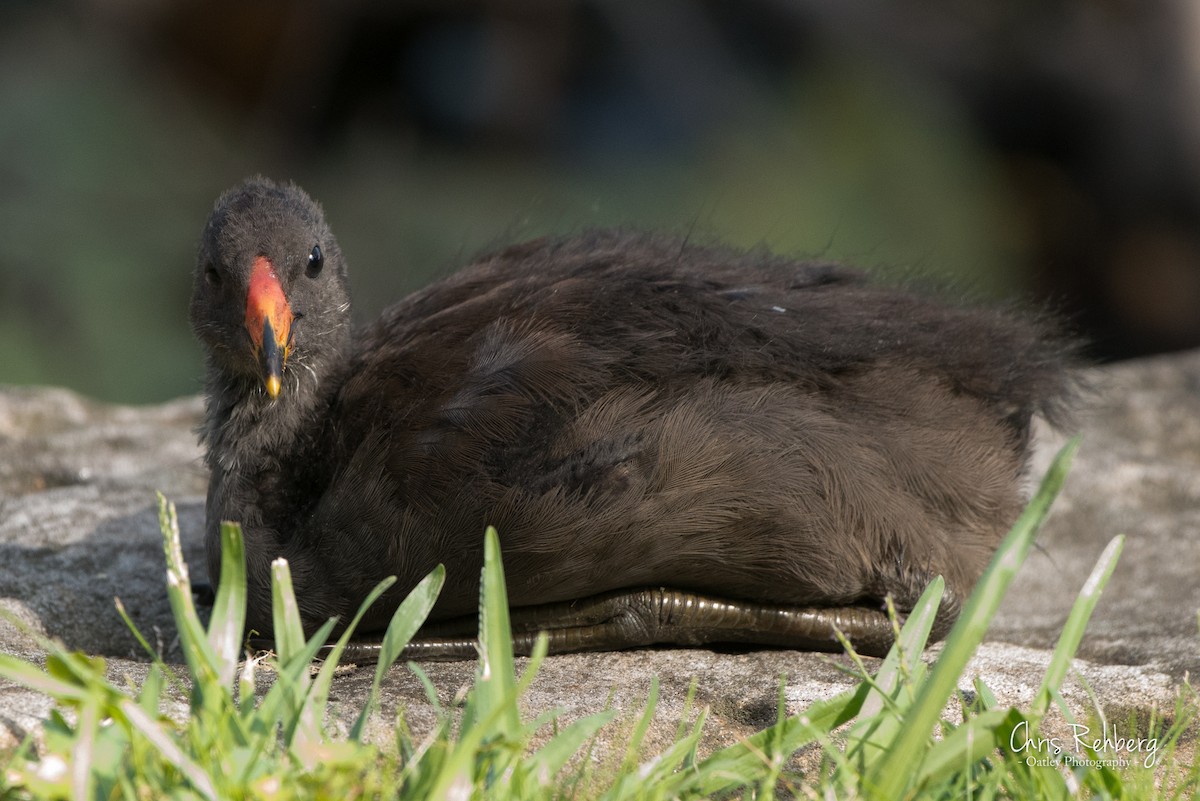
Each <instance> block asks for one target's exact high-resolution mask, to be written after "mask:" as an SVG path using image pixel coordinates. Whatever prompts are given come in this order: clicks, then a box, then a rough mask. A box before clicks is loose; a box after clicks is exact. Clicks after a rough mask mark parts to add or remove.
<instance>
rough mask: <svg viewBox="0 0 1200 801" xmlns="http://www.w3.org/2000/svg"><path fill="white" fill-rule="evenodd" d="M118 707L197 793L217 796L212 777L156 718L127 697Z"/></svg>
mask: <svg viewBox="0 0 1200 801" xmlns="http://www.w3.org/2000/svg"><path fill="white" fill-rule="evenodd" d="M120 708H121V712H122V713H124V715H125V718H126V719H127V720H128V721H129V723H130V725H131V726H132V727H133V728H134V729H136V730H137V731H139V732H140V733H141V734H142V736H144V737H145V738H146V740H147V741H148V742H149V743H150V744H151V745H152V746H154V747H155V748H156V749H158V752H159V754H161V755H162V757H163V759H165V760H166V761H167V762H168V763H169V764H171V765H173V766H174V767H175V768H177V769H178V770H179V772H180V773H182V774H183V775H184V776H185V777H186V778H187V780H188V782H190V783H191V785H192V788H193V789H194V790H195V791H196V792H197V793H199V794H200V795H201V796H203V797H204V798H208V799H216V798H217V790H216V787H214V786H213V783H212V779H211V778H209V776H208V774H207V773H205V772H204V770H203V769H202V768H201V767H200V766H199V765H198V764H196V762H195V761H194V760H193V759H191V758H190V757H189V756H188V755H187V754H186V753H184V751H183V749H181V748H180V747H179V744H178V743H176V742H175V739H174V738H173V737H171V736H170V735H169V734H168V731H167V730H166V729H164V728H163V727H162V726H161V725H159V722H158V721H157V720H155V719H154V718H153V717H151V716H150V715H149V714H147V712H146V711H145V710H144V709H142V708H141V707H140V706H138V705H137V704H135V703H134V702H133V701H131V700H128V699H126V700H125V701H122V702H121V705H120Z"/></svg>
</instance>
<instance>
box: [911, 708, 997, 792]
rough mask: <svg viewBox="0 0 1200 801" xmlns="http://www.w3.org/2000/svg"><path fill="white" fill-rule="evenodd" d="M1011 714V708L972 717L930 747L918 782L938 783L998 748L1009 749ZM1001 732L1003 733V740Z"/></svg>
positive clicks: (989, 711)
mask: <svg viewBox="0 0 1200 801" xmlns="http://www.w3.org/2000/svg"><path fill="white" fill-rule="evenodd" d="M1011 714H1012V713H1011V712H1010V711H1009V710H1007V709H992V710H988V711H987V712H982V713H980V714H978V715H974V716H972V717H970V718H968V719H967V720H966V721H964V722H963V724H962V725H961V726H959V727H958V728H956V729H954V730H953V731H951V732H950V733H949V734H947V735H946V736H945V737H943V738H942V739H941V740H938V741H937V742H936V743H934V744H933V746H932V747H930V749H929V753H928V754H927V755H926V756H925V760H924V762H922V764H921V770H920V771H919V772H918V773H917V775H916V779H915V781H916V782H918V783H924V782H930V781H936V780H937V779H940V778H942V777H943V776H944V775H946V774H948V773H950V772H952V771H955V770H962V769H963V768H964V767H965V766H969V765H971V764H973V763H975V762H976V761H977V760H979V759H981V758H982V757H984V756H987V755H988V754H990V753H993V752H995V750H996V749H997V748H1000V747H1002V746H1007V744H1008V743H1007V740H1008V732H1009V728H1010V727H1008V726H1006V725H1005V723H1006V721H1008V718H1009V716H1010V715H1011ZM1000 732H1003V737H1001V736H1000Z"/></svg>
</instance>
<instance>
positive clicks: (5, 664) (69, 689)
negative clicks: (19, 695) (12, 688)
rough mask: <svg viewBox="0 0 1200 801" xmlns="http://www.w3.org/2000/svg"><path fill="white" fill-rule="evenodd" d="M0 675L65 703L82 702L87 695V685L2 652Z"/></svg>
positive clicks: (0, 655)
mask: <svg viewBox="0 0 1200 801" xmlns="http://www.w3.org/2000/svg"><path fill="white" fill-rule="evenodd" d="M0 676H3V677H4V678H6V679H8V680H9V681H13V682H16V683H17V684H20V685H22V686H24V687H28V688H29V689H31V690H34V691H36V692H39V693H42V694H43V695H47V696H49V697H51V698H53V699H54V700H55V701H58V702H59V703H63V704H76V703H80V702H82V701H83V699H84V698H85V697H86V696H87V689H86V688H85V687H83V686H80V685H79V684H77V683H75V682H71V681H65V680H63V679H60V678H58V677H56V676H52V675H50V674H49V673H48V672H46V671H45V670H43V669H41V668H39V667H38V666H37V665H33V664H30V663H29V662H26V661H25V660H23V659H18V658H17V657H15V656H10V655H9V654H0Z"/></svg>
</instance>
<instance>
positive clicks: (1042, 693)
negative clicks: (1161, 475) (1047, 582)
mask: <svg viewBox="0 0 1200 801" xmlns="http://www.w3.org/2000/svg"><path fill="white" fill-rule="evenodd" d="M1124 547H1125V537H1124V536H1117V537H1114V538H1113V539H1112V540H1110V541H1109V543H1108V545H1107V546H1106V547H1105V549H1104V553H1102V554H1100V558H1099V559H1098V560H1097V561H1096V566H1095V567H1093V568H1092V572H1091V574H1090V575H1088V578H1087V581H1085V582H1084V584H1083V589H1081V590H1080V591H1079V595H1078V597H1076V599H1075V603H1074V604H1073V605H1072V606H1071V613H1070V615H1068V616H1067V622H1066V624H1065V625H1064V626H1063V630H1062V634H1060V635H1059V637H1058V644H1057V645H1056V646H1055V648H1054V655H1053V656H1052V657H1051V659H1050V666H1049V667H1048V668H1047V670H1046V676H1045V678H1043V679H1042V686H1041V688H1040V689H1039V690H1038V693H1037V695H1036V696H1034V702H1033V706H1032V708H1031V711H1032V713H1033V715H1035V716H1036V717H1041V716H1043V715H1045V714H1046V712H1047V710H1049V708H1050V701H1051V698H1052V697H1053V695H1054V694H1055V693H1057V692H1058V689H1059V687H1060V686H1061V685H1062V682H1063V679H1065V678H1066V676H1067V671H1068V670H1070V669H1071V660H1072V659H1074V658H1075V652H1076V651H1078V650H1079V643H1080V642H1082V641H1083V633H1084V630H1085V629H1086V628H1087V624H1088V621H1089V620H1090V619H1091V617H1092V612H1094V611H1095V609H1096V604H1098V603H1099V602H1100V594H1101V593H1102V592H1103V591H1104V586H1105V585H1106V584H1108V579H1109V578H1110V577H1111V576H1112V574H1113V571H1114V570H1115V569H1116V567H1117V561H1118V560H1119V559H1120V558H1121V551H1122V550H1123V549H1124Z"/></svg>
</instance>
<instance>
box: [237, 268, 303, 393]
mask: <svg viewBox="0 0 1200 801" xmlns="http://www.w3.org/2000/svg"><path fill="white" fill-rule="evenodd" d="M246 330H247V331H249V332H250V339H251V340H252V341H253V342H254V352H255V354H256V355H258V356H259V357H260V358H261V359H262V368H263V384H264V386H265V387H266V390H267V394H268V395H270V396H271V397H272V398H277V397H279V391H280V389H282V387H283V367H284V365H285V364H287V357H288V351H289V350H290V349H291V332H292V309H291V307H290V306H289V305H288V302H287V297H286V296H284V294H283V286H282V285H281V284H280V283H279V276H278V275H277V274H276V273H275V266H274V265H273V264H271V261H270V260H269V259H268V258H267V257H266V256H259V257H258V258H257V259H255V260H254V269H253V271H252V272H251V273H250V291H249V292H247V293H246Z"/></svg>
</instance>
